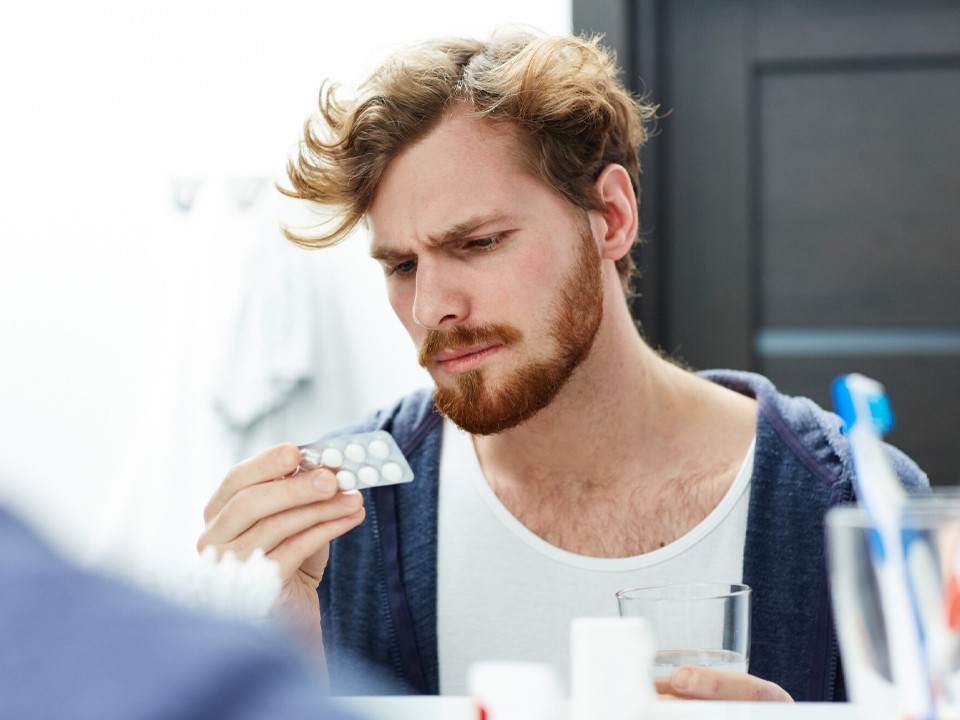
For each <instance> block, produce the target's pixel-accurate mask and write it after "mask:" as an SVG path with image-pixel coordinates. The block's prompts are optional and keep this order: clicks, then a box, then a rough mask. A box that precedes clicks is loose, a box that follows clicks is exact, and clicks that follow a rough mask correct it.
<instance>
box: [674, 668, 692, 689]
mask: <svg viewBox="0 0 960 720" xmlns="http://www.w3.org/2000/svg"><path fill="white" fill-rule="evenodd" d="M696 680H697V677H696V674H695V673H694V672H693V670H691V669H690V668H686V667H682V668H677V669H676V670H674V671H673V675H672V676H671V678H670V684H671V685H672V686H673V687H674V688H676V689H677V690H689V689H690V688H692V687H693V684H694V682H696Z"/></svg>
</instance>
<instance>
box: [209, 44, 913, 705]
mask: <svg viewBox="0 0 960 720" xmlns="http://www.w3.org/2000/svg"><path fill="white" fill-rule="evenodd" d="M654 114H655V108H654V107H652V106H650V105H646V104H644V103H642V102H638V101H636V100H635V99H633V98H631V97H630V96H629V95H628V94H627V93H626V92H625V91H624V90H623V88H622V86H621V85H620V84H619V82H618V81H617V80H616V69H615V68H614V67H613V65H612V63H611V61H610V59H609V58H608V56H607V55H606V53H605V52H604V51H603V49H602V48H601V47H600V46H599V44H598V43H597V41H596V40H580V39H573V38H552V39H551V38H538V37H533V36H529V35H524V34H516V35H501V36H498V37H494V38H493V39H492V40H491V41H490V42H488V43H481V42H473V41H467V40H450V41H437V42H433V43H427V44H425V45H422V46H420V47H417V48H412V49H409V50H406V51H402V52H400V53H399V54H397V55H396V56H395V57H394V58H392V59H391V60H389V61H388V62H387V63H385V64H384V65H383V66H382V67H381V68H379V69H378V70H377V71H376V72H374V73H373V75H372V76H371V77H370V78H369V79H368V80H367V82H366V83H365V84H364V85H362V86H361V88H360V92H359V94H358V95H357V96H356V97H354V98H351V99H344V98H343V97H341V96H340V95H338V93H337V91H336V89H335V88H334V87H332V86H329V85H328V86H326V88H325V89H324V91H323V92H322V94H321V102H320V114H319V116H318V118H317V119H315V120H314V121H313V123H312V124H309V125H308V126H307V128H306V136H305V140H304V143H303V146H302V149H301V152H300V155H299V157H298V158H297V159H296V161H295V162H293V163H291V167H290V172H289V175H290V180H291V183H292V189H290V190H289V191H288V192H289V193H290V194H291V195H293V196H295V197H300V198H304V199H308V200H312V201H315V202H317V203H320V204H322V205H326V206H330V207H333V208H334V209H335V210H337V211H338V213H337V214H335V215H334V216H333V220H332V221H331V224H330V225H328V226H326V227H325V228H324V229H323V230H322V231H321V233H320V235H319V236H318V237H315V238H303V237H296V238H294V239H295V240H296V241H298V242H300V243H301V244H304V245H314V246H323V245H325V244H330V243H333V242H336V241H338V240H340V239H341V238H342V237H343V236H344V235H345V234H346V233H347V232H349V230H350V229H351V228H352V227H353V226H354V225H355V224H356V223H357V222H359V221H360V220H361V219H365V220H366V222H367V223H368V226H369V230H370V235H371V254H372V255H373V257H374V258H375V259H377V260H379V262H380V263H381V264H382V265H383V268H384V272H385V275H386V282H387V289H388V295H389V298H390V302H391V304H392V306H393V309H394V310H395V312H396V314H397V316H398V317H399V318H400V320H401V322H402V323H403V324H404V326H405V327H406V329H407V331H408V332H409V333H410V336H411V338H412V339H413V341H414V343H415V345H416V347H417V349H418V352H419V357H420V362H421V364H422V365H423V366H424V367H425V368H427V370H428V371H429V372H430V374H431V375H432V377H433V379H434V381H435V383H436V390H435V392H434V393H430V392H423V393H420V394H415V395H412V396H410V397H407V398H405V399H404V400H403V401H402V402H401V403H400V404H399V405H398V406H397V407H396V408H394V409H392V410H389V411H386V412H383V413H380V414H378V416H377V417H376V418H374V419H373V420H371V421H370V422H368V423H366V424H364V425H363V426H361V427H362V428H363V429H373V428H384V429H388V430H390V431H391V432H392V433H393V434H394V436H395V437H396V439H397V441H398V443H399V444H400V446H401V448H402V449H403V450H404V452H405V453H406V454H407V456H408V458H409V460H410V462H411V464H412V466H413V468H414V471H415V473H416V479H415V480H414V481H413V483H411V484H410V485H405V486H398V487H389V488H379V489H377V490H373V491H369V492H368V493H366V497H362V494H358V493H355V492H352V493H336V483H335V480H334V478H333V475H332V474H331V473H330V472H329V471H327V470H319V471H314V472H311V473H308V474H299V475H297V476H296V477H292V478H291V477H287V476H288V475H289V473H290V472H291V471H293V470H294V468H296V466H297V462H298V459H299V453H298V452H297V450H296V448H294V447H292V446H290V445H281V446H278V447H275V448H271V449H269V450H266V451H264V452H263V453H261V454H259V455H257V456H256V457H254V458H251V459H250V460H248V461H246V462H244V463H241V464H240V465H239V466H237V467H236V468H234V470H232V471H231V472H230V473H229V474H228V476H227V478H226V479H225V480H224V482H223V484H222V485H221V487H220V488H219V490H218V491H217V492H216V493H215V495H214V496H213V498H212V499H211V501H210V503H209V504H208V506H207V508H206V511H205V518H206V521H207V526H206V528H205V530H204V533H203V535H202V536H201V539H200V542H199V545H200V546H201V547H203V546H205V545H207V544H215V545H217V546H218V547H221V548H231V549H234V550H236V551H239V552H247V551H249V550H250V549H251V548H253V547H257V546H260V547H264V548H265V549H266V550H267V551H268V555H269V556H270V557H274V558H275V559H277V560H278V561H279V562H280V563H281V565H282V567H283V568H284V577H285V578H286V579H287V581H286V584H285V589H284V598H283V607H284V610H285V611H286V612H288V613H289V614H290V615H291V616H292V617H295V618H297V619H298V622H299V623H300V627H301V628H302V631H303V632H305V633H307V632H310V633H312V634H313V635H314V637H315V639H316V640H317V641H318V642H319V641H320V640H321V635H320V632H319V629H320V627H321V626H322V629H323V633H322V639H323V641H324V643H325V647H326V651H327V658H328V661H329V662H330V670H331V680H332V682H333V683H334V688H335V689H336V690H344V688H345V684H346V683H348V680H349V677H350V676H351V668H350V667H349V665H348V664H347V663H345V662H343V661H342V660H341V659H340V657H339V654H338V651H337V648H338V647H347V648H350V649H351V650H353V651H355V652H358V653H360V654H361V655H363V656H364V657H366V658H367V659H368V660H369V661H371V662H374V663H377V664H379V665H382V666H384V667H387V668H390V669H392V670H393V671H394V672H395V673H396V674H397V675H398V676H400V677H401V678H403V679H404V680H405V681H406V682H407V683H408V684H409V685H410V687H411V689H412V691H414V692H422V693H436V692H444V693H461V692H463V689H464V686H463V682H464V680H463V679H464V677H465V670H466V667H467V665H468V664H469V663H470V662H471V661H472V660H476V659H511V658H516V659H540V660H552V661H553V662H554V663H555V664H556V665H557V667H558V669H559V670H560V671H561V672H563V671H565V670H566V666H567V661H566V655H565V653H566V647H567V643H568V627H569V621H570V619H571V618H572V617H575V616H581V615H598V614H600V615H602V614H615V613H616V605H615V602H614V598H613V593H614V591H615V590H617V589H621V588H625V587H630V586H635V585H641V584H645V583H648V582H654V581H661V582H662V581H669V580H676V579H688V580H689V579H703V580H719V581H729V582H738V581H741V580H742V581H743V582H746V583H747V584H749V585H751V586H752V587H753V590H754V597H753V600H754V609H753V614H752V619H753V643H752V650H751V658H750V670H751V673H752V675H749V676H748V675H743V674H740V675H737V674H732V673H726V672H722V671H718V670H711V669H705V668H689V667H685V668H681V669H679V670H677V671H675V672H674V674H673V675H672V676H671V677H670V678H668V679H667V680H664V681H662V684H661V685H660V686H659V689H660V690H661V692H663V693H665V694H671V695H676V696H680V697H693V698H727V699H781V700H788V699H790V697H793V698H795V699H800V700H829V699H839V698H842V697H843V696H844V691H843V686H842V679H841V677H840V669H839V662H838V653H837V647H836V642H835V639H834V632H833V629H832V624H831V619H830V610H829V599H828V595H827V587H826V575H825V571H824V567H823V550H824V549H823V515H824V513H825V511H826V509H827V508H828V507H829V506H831V505H833V504H836V503H838V502H841V501H843V500H850V499H851V498H852V486H851V463H850V457H849V451H848V448H847V444H846V442H845V440H844V439H843V437H842V436H841V433H840V428H839V423H838V420H837V418H836V417H835V416H833V415H832V414H829V413H825V412H824V411H822V410H821V409H819V408H818V407H816V406H815V405H814V404H813V403H811V402H809V401H808V400H804V399H795V398H788V397H784V396H783V395H780V394H779V393H777V392H776V390H775V388H774V387H773V386H772V385H771V384H770V383H769V382H768V381H767V380H765V379H764V378H762V377H759V376H756V375H751V374H747V373H737V372H731V371H714V372H711V373H704V374H694V373H691V372H689V371H687V370H685V369H682V368H680V367H678V366H677V365H675V364H674V363H672V362H670V361H669V360H668V359H666V358H664V357H662V356H661V355H660V354H658V353H656V352H655V351H653V350H652V349H651V348H650V347H648V346H647V345H646V344H645V342H644V341H643V338H642V337H641V336H640V334H639V333H638V332H637V330H636V328H635V325H634V321H633V319H632V318H631V316H630V313H629V311H628V306H627V302H626V298H625V295H626V294H628V293H629V279H630V273H631V269H632V268H631V265H630V255H629V253H630V249H631V247H632V245H633V242H634V241H635V239H636V237H637V230H638V227H637V225H638V222H637V198H638V195H639V162H638V151H639V149H640V147H641V146H642V144H643V143H644V142H645V140H646V137H647V126H648V124H649V123H650V122H651V121H652V119H653V117H654ZM438 411H439V414H438ZM890 454H891V458H892V460H893V461H894V463H895V465H896V468H897V470H898V472H899V473H900V475H901V477H902V478H903V481H904V482H905V483H906V484H907V485H910V486H922V485H925V484H926V482H927V481H926V478H925V476H924V475H923V474H922V472H920V470H919V469H918V468H917V467H916V466H915V465H914V464H913V463H912V462H910V461H909V460H908V459H906V458H905V457H904V456H903V455H902V454H900V453H898V452H897V451H895V450H893V449H892V448H891V449H890ZM334 540H335V542H331V541H334ZM315 590H318V592H319V597H320V603H319V606H318V604H317V600H316V595H315V593H314V591H315ZM318 614H319V615H320V618H319V619H318V617H317V616H318Z"/></svg>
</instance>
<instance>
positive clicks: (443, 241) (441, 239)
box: [370, 213, 515, 263]
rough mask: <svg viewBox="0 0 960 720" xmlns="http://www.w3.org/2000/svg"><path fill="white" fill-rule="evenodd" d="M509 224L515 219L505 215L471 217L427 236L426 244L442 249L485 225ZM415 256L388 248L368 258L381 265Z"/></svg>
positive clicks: (378, 249)
mask: <svg viewBox="0 0 960 720" xmlns="http://www.w3.org/2000/svg"><path fill="white" fill-rule="evenodd" d="M511 222H515V217H514V216H513V215H508V214H506V213H492V214H490V215H473V216H471V217H469V218H467V219H466V220H463V221H461V222H458V223H455V224H453V225H451V226H450V227H448V228H447V229H446V230H441V231H440V232H438V233H432V234H430V235H428V236H427V241H426V244H427V245H429V246H430V247H432V248H437V249H442V248H444V247H445V246H447V245H452V244H454V243H457V242H460V241H461V240H464V239H465V238H468V237H470V236H471V235H474V234H476V233H477V232H479V231H480V229H481V228H484V227H486V226H487V225H493V224H498V223H501V224H502V223H511ZM415 254H416V253H414V252H411V251H404V250H398V249H395V248H390V247H383V248H375V249H373V250H371V251H370V257H372V258H373V259H374V260H378V261H380V262H383V263H390V262H396V261H397V260H406V259H407V258H410V257H411V256H413V255H415Z"/></svg>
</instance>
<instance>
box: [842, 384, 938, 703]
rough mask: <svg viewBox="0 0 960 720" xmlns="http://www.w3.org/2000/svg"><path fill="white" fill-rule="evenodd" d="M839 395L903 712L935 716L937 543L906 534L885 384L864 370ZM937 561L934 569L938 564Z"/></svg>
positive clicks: (843, 387) (904, 500) (914, 534)
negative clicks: (891, 456)
mask: <svg viewBox="0 0 960 720" xmlns="http://www.w3.org/2000/svg"><path fill="white" fill-rule="evenodd" d="M833 400H834V406H835V408H836V410H837V413H838V414H839V415H840V416H841V417H842V418H843V420H844V424H845V426H846V429H847V437H848V438H849V441H850V450H851V453H852V455H853V466H854V471H855V473H854V476H855V477H854V482H855V486H856V491H857V497H858V498H859V499H860V503H861V504H862V505H863V507H864V508H865V510H866V513H867V517H868V518H869V520H870V524H871V526H872V527H873V529H874V532H873V533H872V534H871V553H872V555H873V558H874V565H875V567H876V569H877V575H878V583H879V585H880V592H881V603H882V606H883V618H884V626H885V630H886V635H887V648H888V654H889V656H890V664H891V667H892V670H893V679H894V683H895V684H896V686H897V688H898V690H899V693H898V696H899V703H900V717H901V718H904V720H934V719H935V718H936V703H935V698H934V688H933V683H932V681H931V676H930V667H929V663H928V656H927V652H926V635H927V634H926V632H925V626H926V629H927V630H929V629H931V622H933V618H936V617H942V610H941V609H940V608H935V609H934V610H931V608H930V605H931V604H934V605H936V604H937V602H938V597H937V594H936V591H934V592H931V591H930V586H931V584H933V585H936V583H937V574H936V565H935V562H934V561H933V559H932V557H931V555H930V548H929V547H927V546H926V544H925V543H923V542H919V540H920V538H919V536H917V535H916V533H911V534H909V535H905V534H904V533H903V532H902V525H901V517H902V512H903V509H904V505H905V503H906V500H907V494H906V491H905V490H904V489H903V486H902V485H901V484H900V481H899V480H898V479H897V477H896V475H895V474H894V472H893V469H892V468H891V467H890V464H889V462H888V461H887V458H886V455H885V454H884V451H883V446H882V444H881V441H880V435H881V433H883V432H886V431H888V430H889V429H890V427H891V426H892V425H893V413H892V412H891V410H890V403H889V401H888V400H887V397H886V394H885V392H884V389H883V386H882V385H881V384H880V383H878V382H876V381H875V380H871V379H870V378H867V377H865V376H863V375H857V374H853V375H845V376H841V377H839V378H837V380H835V381H834V383H833ZM931 566H932V567H931Z"/></svg>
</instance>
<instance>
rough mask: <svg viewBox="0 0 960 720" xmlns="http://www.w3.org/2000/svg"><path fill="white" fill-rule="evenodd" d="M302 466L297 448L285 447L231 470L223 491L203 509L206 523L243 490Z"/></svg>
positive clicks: (283, 445)
mask: <svg viewBox="0 0 960 720" xmlns="http://www.w3.org/2000/svg"><path fill="white" fill-rule="evenodd" d="M299 463H300V450H299V449H298V448H297V446H296V445H293V444H291V443H283V444H281V445H275V446H273V447H271V448H267V449H266V450H264V451H262V452H260V453H257V454H256V455H254V456H253V457H250V458H247V459H246V460H244V461H243V462H241V463H239V464H238V465H236V466H234V467H233V468H231V470H230V472H228V473H227V476H226V477H225V478H224V479H223V482H222V483H221V484H220V487H219V488H217V490H216V492H214V494H213V497H211V498H210V501H209V502H208V503H207V506H206V507H205V508H204V509H203V520H204V522H210V520H211V519H213V518H214V517H215V516H216V515H218V514H219V513H220V512H221V511H222V510H223V508H224V506H225V505H226V504H227V503H228V502H229V501H230V499H231V498H233V497H234V496H235V495H236V494H237V493H238V492H239V491H240V490H243V489H244V488H248V487H250V486H252V485H256V484H258V483H262V482H265V481H267V480H273V479H274V478H281V477H284V476H285V475H289V474H290V473H292V472H293V471H294V470H296V469H297V466H298V465H299Z"/></svg>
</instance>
